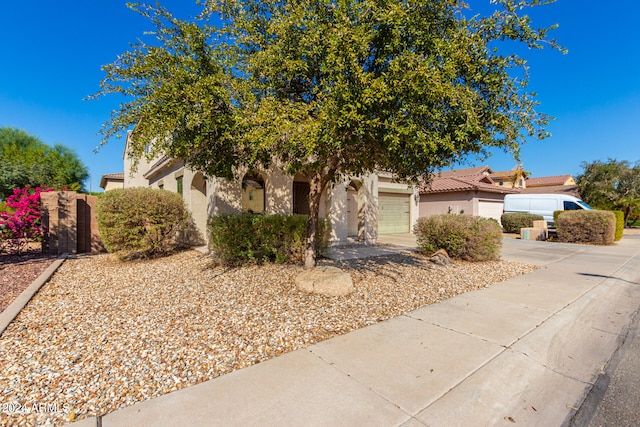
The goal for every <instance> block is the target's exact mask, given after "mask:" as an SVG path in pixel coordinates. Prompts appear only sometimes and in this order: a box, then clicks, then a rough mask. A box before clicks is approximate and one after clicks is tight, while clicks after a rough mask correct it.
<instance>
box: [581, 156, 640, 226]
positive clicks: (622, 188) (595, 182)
mask: <svg viewBox="0 0 640 427" xmlns="http://www.w3.org/2000/svg"><path fill="white" fill-rule="evenodd" d="M582 169H583V172H582V174H580V175H578V177H577V178H576V183H577V184H578V188H579V190H580V198H581V199H582V200H584V201H585V202H587V203H589V204H590V205H591V206H593V207H596V208H598V209H607V210H614V209H619V210H621V211H622V212H624V222H625V224H629V222H630V221H634V220H635V219H637V218H638V217H639V216H640V162H636V163H635V164H634V165H632V164H631V163H630V162H628V161H626V160H623V161H618V160H615V159H608V160H607V162H601V161H599V160H596V161H594V162H592V163H587V162H583V163H582Z"/></svg>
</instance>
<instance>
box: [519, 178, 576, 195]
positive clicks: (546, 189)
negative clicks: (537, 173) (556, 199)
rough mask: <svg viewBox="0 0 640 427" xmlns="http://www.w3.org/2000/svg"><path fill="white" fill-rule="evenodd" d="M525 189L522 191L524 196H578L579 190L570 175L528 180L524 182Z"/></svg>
mask: <svg viewBox="0 0 640 427" xmlns="http://www.w3.org/2000/svg"><path fill="white" fill-rule="evenodd" d="M526 183H527V187H526V188H525V189H524V190H523V191H522V192H523V193H526V194H549V193H557V194H567V195H570V196H576V197H577V196H578V194H579V189H578V186H577V185H576V181H575V179H573V176H571V175H556V176H543V177H540V178H529V179H527V181H526Z"/></svg>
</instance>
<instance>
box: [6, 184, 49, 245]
mask: <svg viewBox="0 0 640 427" xmlns="http://www.w3.org/2000/svg"><path fill="white" fill-rule="evenodd" d="M48 191H54V190H53V189H52V188H47V189H42V188H39V187H37V188H29V187H27V188H22V189H20V188H16V189H15V190H13V194H12V195H11V196H9V197H7V200H6V201H5V203H4V205H5V210H4V211H3V212H0V254H4V253H6V254H9V255H19V254H21V253H22V252H23V251H24V249H25V247H26V245H27V244H28V243H29V242H37V241H41V240H42V237H43V235H44V232H45V230H44V227H43V225H42V221H41V216H42V209H41V204H40V193H43V192H48Z"/></svg>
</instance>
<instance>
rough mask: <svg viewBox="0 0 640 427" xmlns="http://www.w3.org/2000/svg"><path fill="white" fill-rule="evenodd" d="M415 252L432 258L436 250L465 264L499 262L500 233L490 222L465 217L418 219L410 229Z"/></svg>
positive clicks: (446, 215) (447, 216) (448, 216)
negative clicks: (445, 252)
mask: <svg viewBox="0 0 640 427" xmlns="http://www.w3.org/2000/svg"><path fill="white" fill-rule="evenodd" d="M414 233H415V235H416V239H417V243H418V250H419V251H420V252H421V253H423V254H425V255H432V254H433V253H434V252H436V251H437V250H438V249H444V250H446V251H447V253H448V254H449V256H450V257H452V258H460V259H463V260H466V261H487V260H495V259H499V258H500V247H501V246H502V230H501V229H500V225H499V224H498V222H497V221H496V220H494V219H488V218H481V217H474V216H469V215H451V214H443V215H433V216H428V217H422V218H420V219H418V222H417V223H416V226H415V227H414Z"/></svg>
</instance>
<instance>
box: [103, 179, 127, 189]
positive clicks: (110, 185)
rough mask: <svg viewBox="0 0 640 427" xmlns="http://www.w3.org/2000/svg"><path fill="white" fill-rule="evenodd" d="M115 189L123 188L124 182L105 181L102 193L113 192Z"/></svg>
mask: <svg viewBox="0 0 640 427" xmlns="http://www.w3.org/2000/svg"><path fill="white" fill-rule="evenodd" d="M116 188H124V182H122V181H119V180H111V179H107V180H106V182H105V184H104V191H109V190H115V189H116Z"/></svg>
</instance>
